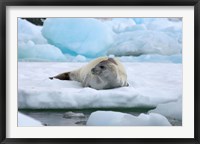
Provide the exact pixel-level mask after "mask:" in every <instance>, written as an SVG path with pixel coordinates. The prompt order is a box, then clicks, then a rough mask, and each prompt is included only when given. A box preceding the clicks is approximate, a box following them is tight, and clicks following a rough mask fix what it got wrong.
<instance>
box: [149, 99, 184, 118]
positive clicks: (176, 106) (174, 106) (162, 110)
mask: <svg viewBox="0 0 200 144" xmlns="http://www.w3.org/2000/svg"><path fill="white" fill-rule="evenodd" d="M149 112H150V113H159V114H162V115H164V116H166V117H168V118H173V119H177V120H182V98H181V97H180V98H179V99H178V100H176V101H174V102H169V103H164V104H159V105H158V106H157V107H156V109H154V110H151V111H149Z"/></svg>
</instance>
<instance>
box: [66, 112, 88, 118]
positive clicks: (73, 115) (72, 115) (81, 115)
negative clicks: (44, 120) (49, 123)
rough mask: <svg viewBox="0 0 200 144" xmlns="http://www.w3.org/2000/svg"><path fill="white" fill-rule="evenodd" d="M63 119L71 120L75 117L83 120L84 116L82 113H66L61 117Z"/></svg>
mask: <svg viewBox="0 0 200 144" xmlns="http://www.w3.org/2000/svg"><path fill="white" fill-rule="evenodd" d="M63 117H64V118H72V117H77V118H84V117H85V115H84V114H83V113H74V112H71V111H70V112H66V113H64V115H63Z"/></svg>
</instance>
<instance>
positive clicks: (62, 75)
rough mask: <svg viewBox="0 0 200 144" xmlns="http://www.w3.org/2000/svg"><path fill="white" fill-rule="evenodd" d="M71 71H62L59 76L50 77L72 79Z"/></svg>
mask: <svg viewBox="0 0 200 144" xmlns="http://www.w3.org/2000/svg"><path fill="white" fill-rule="evenodd" d="M69 74H70V72H65V73H61V74H59V75H57V76H54V77H49V79H51V80H52V79H54V78H55V79H59V80H71V79H70V76H69Z"/></svg>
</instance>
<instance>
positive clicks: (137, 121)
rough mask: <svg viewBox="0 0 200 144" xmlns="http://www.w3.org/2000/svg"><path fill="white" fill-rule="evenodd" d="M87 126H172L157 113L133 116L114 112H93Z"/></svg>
mask: <svg viewBox="0 0 200 144" xmlns="http://www.w3.org/2000/svg"><path fill="white" fill-rule="evenodd" d="M86 125H87V126H171V124H170V123H169V121H168V120H167V119H166V118H165V117H164V116H162V115H160V114H156V113H150V114H143V113H142V114H140V115H139V116H133V115H130V114H126V113H121V112H114V111H96V112H93V113H92V114H91V115H90V117H89V119H88V121H87V124H86Z"/></svg>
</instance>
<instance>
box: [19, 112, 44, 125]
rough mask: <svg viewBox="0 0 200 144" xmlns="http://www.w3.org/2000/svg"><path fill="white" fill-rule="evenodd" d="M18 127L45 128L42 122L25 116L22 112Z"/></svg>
mask: <svg viewBox="0 0 200 144" xmlns="http://www.w3.org/2000/svg"><path fill="white" fill-rule="evenodd" d="M18 126H20V127H26V126H29V127H30V126H43V125H42V123H41V122H39V121H37V120H35V119H33V118H31V117H29V116H27V115H24V114H22V113H20V112H18Z"/></svg>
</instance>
